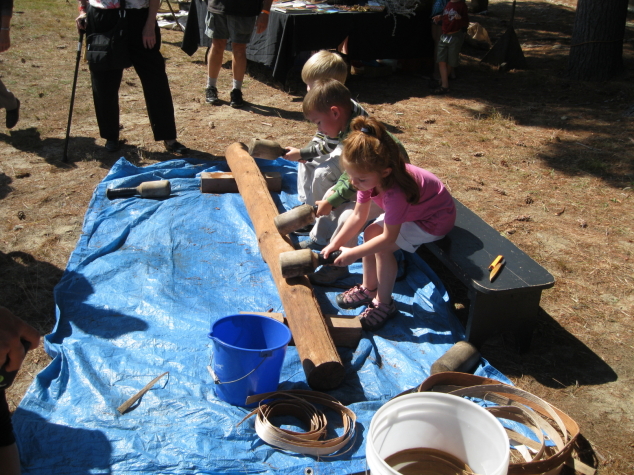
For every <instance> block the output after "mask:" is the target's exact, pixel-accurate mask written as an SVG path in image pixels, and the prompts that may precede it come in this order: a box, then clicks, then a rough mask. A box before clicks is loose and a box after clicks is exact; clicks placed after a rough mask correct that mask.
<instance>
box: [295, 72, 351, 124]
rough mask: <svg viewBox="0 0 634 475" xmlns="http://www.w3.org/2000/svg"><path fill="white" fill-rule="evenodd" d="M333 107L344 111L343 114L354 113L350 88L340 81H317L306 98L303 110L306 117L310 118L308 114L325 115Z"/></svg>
mask: <svg viewBox="0 0 634 475" xmlns="http://www.w3.org/2000/svg"><path fill="white" fill-rule="evenodd" d="M332 106H337V107H339V108H341V109H343V112H344V113H347V114H348V115H349V114H350V112H351V111H352V97H351V95H350V91H349V90H348V88H347V87H346V86H344V85H343V84H341V83H340V82H339V81H337V80H336V79H326V80H324V81H315V83H314V85H313V87H312V88H311V89H310V91H308V92H307V93H306V96H305V97H304V102H303V103H302V110H303V112H304V117H306V118H308V114H310V113H311V112H314V111H317V112H321V113H325V112H328V111H329V110H330V108H331V107H332Z"/></svg>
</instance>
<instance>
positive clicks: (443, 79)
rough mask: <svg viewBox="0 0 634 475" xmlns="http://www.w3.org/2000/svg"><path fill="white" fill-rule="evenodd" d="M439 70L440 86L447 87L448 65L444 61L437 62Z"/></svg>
mask: <svg viewBox="0 0 634 475" xmlns="http://www.w3.org/2000/svg"><path fill="white" fill-rule="evenodd" d="M438 69H439V70H440V86H441V87H443V88H445V89H449V66H448V65H447V63H446V62H445V61H442V62H440V63H438Z"/></svg>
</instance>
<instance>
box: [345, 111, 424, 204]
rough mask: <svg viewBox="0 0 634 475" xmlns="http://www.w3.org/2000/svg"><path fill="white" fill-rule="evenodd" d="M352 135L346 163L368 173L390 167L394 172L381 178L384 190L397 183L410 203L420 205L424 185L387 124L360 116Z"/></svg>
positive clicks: (348, 139)
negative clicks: (410, 166) (421, 187)
mask: <svg viewBox="0 0 634 475" xmlns="http://www.w3.org/2000/svg"><path fill="white" fill-rule="evenodd" d="M350 130H351V132H350V134H349V135H348V137H347V138H346V139H345V140H344V141H343V153H342V154H341V160H343V162H344V166H345V165H346V164H347V165H348V166H351V167H352V168H355V169H357V170H359V171H364V172H375V173H379V174H380V173H381V172H383V171H384V170H385V169H387V168H391V169H392V172H391V173H390V174H388V175H387V176H385V177H382V178H381V185H380V186H381V189H382V190H389V189H390V188H392V187H393V186H394V185H396V186H398V187H399V188H401V189H402V190H403V191H404V192H405V197H406V199H407V202H408V203H410V204H417V203H418V202H419V200H420V188H419V186H418V183H416V180H414V178H413V177H412V175H410V174H409V172H408V171H407V168H406V167H405V163H406V162H405V159H404V158H403V156H402V154H401V153H399V148H398V145H397V144H396V142H395V141H394V139H393V138H392V137H391V136H390V134H389V133H388V131H387V130H386V129H385V126H384V125H383V124H382V123H381V122H379V121H378V120H376V119H375V118H373V117H364V116H359V117H357V118H355V119H354V120H353V121H352V123H351V124H350Z"/></svg>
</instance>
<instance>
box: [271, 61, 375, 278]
mask: <svg viewBox="0 0 634 475" xmlns="http://www.w3.org/2000/svg"><path fill="white" fill-rule="evenodd" d="M344 64H345V63H344ZM308 88H309V90H308V93H307V94H306V97H305V98H304V102H303V104H302V108H303V112H304V116H305V117H306V118H307V119H308V120H310V121H311V122H312V123H314V124H316V125H317V130H318V133H317V135H316V136H315V137H314V138H313V140H312V141H311V144H309V146H308V147H306V148H305V149H307V148H311V146H313V145H315V144H317V143H318V142H319V141H321V142H320V143H321V144H324V143H325V142H324V141H323V140H322V139H323V138H328V140H329V141H330V142H329V143H330V144H335V143H336V144H337V145H336V146H335V149H334V151H333V152H332V153H330V154H327V155H321V156H317V157H316V158H314V159H313V161H312V162H310V163H307V164H306V163H301V161H302V160H304V158H303V156H301V155H300V151H299V150H298V149H293V148H291V150H290V151H289V152H288V153H287V154H286V155H285V156H284V157H283V158H286V159H289V160H293V159H298V160H299V161H300V164H299V168H300V170H299V172H298V178H297V182H298V183H297V189H298V194H299V198H300V200H301V199H302V198H304V199H305V200H306V201H305V202H306V203H308V204H316V205H317V216H318V218H317V220H316V222H315V225H314V226H313V228H312V229H311V230H310V234H309V238H308V239H307V240H305V241H302V242H301V243H300V247H301V248H303V249H314V250H319V249H322V248H323V247H324V246H325V245H327V244H328V243H329V242H330V239H331V238H332V236H333V235H335V234H336V233H337V232H338V229H340V227H341V226H342V225H343V221H344V220H345V218H346V217H347V214H345V212H346V211H349V212H350V211H351V210H352V208H353V207H354V203H350V200H351V199H354V198H355V196H356V190H355V189H354V188H353V187H352V185H351V184H350V181H349V180H348V179H347V177H346V176H342V169H341V167H340V165H339V156H340V153H341V148H340V147H338V145H339V142H340V141H341V140H343V138H345V137H346V135H347V134H348V132H349V130H350V121H351V120H352V119H354V118H355V117H358V116H361V115H366V112H365V111H364V110H363V109H362V108H361V106H359V105H358V104H357V103H356V102H354V101H353V100H352V98H351V97H350V91H349V90H348V88H347V87H346V86H344V85H343V84H342V83H341V82H340V81H338V80H336V79H326V80H315V81H314V82H312V83H310V84H308ZM305 149H302V150H305ZM302 170H303V173H302ZM309 178H312V181H309ZM302 190H303V191H302ZM311 200H312V202H311ZM376 216H378V214H377V215H376ZM376 216H375V217H376ZM353 241H354V237H351V238H350V242H349V243H348V245H349V246H354V244H355V243H354V242H353ZM347 275H348V268H347V267H335V266H323V267H322V268H321V269H319V271H317V272H316V273H314V274H311V276H310V280H311V282H313V283H314V284H328V283H332V282H335V281H336V280H338V279H340V278H342V277H345V276H347Z"/></svg>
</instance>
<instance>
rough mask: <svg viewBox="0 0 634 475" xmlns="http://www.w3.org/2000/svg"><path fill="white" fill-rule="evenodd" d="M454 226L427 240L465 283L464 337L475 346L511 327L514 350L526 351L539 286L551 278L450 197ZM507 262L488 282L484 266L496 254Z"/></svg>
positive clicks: (548, 283) (544, 286)
mask: <svg viewBox="0 0 634 475" xmlns="http://www.w3.org/2000/svg"><path fill="white" fill-rule="evenodd" d="M454 201H455V203H456V208H457V218H456V226H455V227H454V229H452V230H451V232H450V233H449V234H448V235H447V236H445V237H444V238H443V239H441V240H440V241H436V242H433V243H430V244H426V247H427V249H429V250H430V251H431V252H432V253H433V254H434V255H435V256H436V257H437V258H438V259H439V260H440V261H441V262H442V263H443V264H444V265H445V266H446V267H447V268H448V269H449V270H450V271H451V272H452V273H453V274H454V275H455V276H456V277H457V278H458V279H459V280H460V281H461V282H462V283H463V284H464V285H465V286H466V287H467V290H468V295H469V301H470V306H469V315H468V319H467V325H466V338H467V341H469V342H470V343H472V344H473V345H475V346H476V347H478V348H480V347H481V346H482V344H483V343H484V342H485V341H486V339H487V338H489V337H490V336H493V335H495V334H498V333H501V332H504V331H509V330H510V331H512V332H513V333H514V334H515V337H516V339H517V343H518V344H519V350H520V351H521V352H523V351H526V350H528V348H529V346H530V343H531V338H532V335H533V327H534V326H535V321H536V318H537V314H538V311H539V300H540V298H541V294H542V290H543V289H548V288H550V287H552V286H553V285H555V279H554V278H553V276H552V275H551V274H550V273H549V272H548V271H546V270H545V269H544V268H543V267H542V266H540V265H539V264H538V263H537V262H535V261H534V260H533V259H531V258H530V257H529V256H528V255H526V254H525V253H524V252H523V251H522V250H520V249H519V248H518V247H517V246H516V245H515V244H513V243H512V242H511V241H509V240H508V239H506V238H505V237H503V236H501V235H500V233H499V232H497V231H496V230H495V229H493V228H492V227H491V226H489V225H488V224H487V223H485V222H484V221H483V220H482V219H481V218H480V217H479V216H478V215H477V214H475V213H474V212H473V211H471V210H470V209H469V208H467V207H466V206H465V205H463V204H462V203H460V202H459V201H458V200H456V199H455V198H454ZM500 254H501V255H503V256H504V259H505V261H506V264H505V265H504V267H503V268H502V271H501V272H500V273H499V274H498V276H497V278H495V279H494V280H493V282H489V270H488V267H489V265H490V264H491V262H493V260H494V259H495V258H496V257H497V256H498V255H500Z"/></svg>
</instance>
